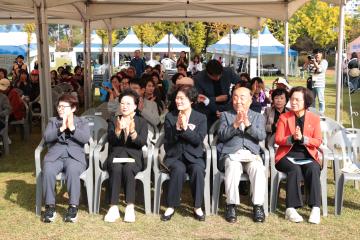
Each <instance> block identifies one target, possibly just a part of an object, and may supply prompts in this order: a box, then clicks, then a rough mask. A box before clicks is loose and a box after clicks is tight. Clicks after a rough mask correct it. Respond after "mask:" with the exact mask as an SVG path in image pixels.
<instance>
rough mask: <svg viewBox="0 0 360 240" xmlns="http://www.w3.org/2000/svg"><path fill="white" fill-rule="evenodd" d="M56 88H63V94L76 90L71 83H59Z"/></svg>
mask: <svg viewBox="0 0 360 240" xmlns="http://www.w3.org/2000/svg"><path fill="white" fill-rule="evenodd" d="M56 86H58V87H59V88H61V89H62V90H63V92H72V91H74V88H73V86H72V85H71V84H70V83H66V82H63V83H59V84H58V85H56Z"/></svg>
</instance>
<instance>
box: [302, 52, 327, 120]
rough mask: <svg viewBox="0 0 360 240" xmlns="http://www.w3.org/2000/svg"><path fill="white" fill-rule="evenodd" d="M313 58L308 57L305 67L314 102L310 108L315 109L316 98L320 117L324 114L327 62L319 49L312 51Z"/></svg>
mask: <svg viewBox="0 0 360 240" xmlns="http://www.w3.org/2000/svg"><path fill="white" fill-rule="evenodd" d="M313 55H314V56H313V57H311V56H309V62H308V63H307V67H308V69H309V72H310V75H311V82H312V92H313V94H314V102H313V105H312V107H314V108H315V102H316V98H317V99H318V102H319V112H320V114H321V115H324V113H325V84H326V70H327V68H328V62H327V61H326V59H323V58H322V52H321V50H320V49H314V50H313Z"/></svg>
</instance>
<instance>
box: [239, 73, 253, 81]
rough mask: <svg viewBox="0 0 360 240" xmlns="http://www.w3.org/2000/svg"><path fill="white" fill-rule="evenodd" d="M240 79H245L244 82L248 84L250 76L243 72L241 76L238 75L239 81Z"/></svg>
mask: <svg viewBox="0 0 360 240" xmlns="http://www.w3.org/2000/svg"><path fill="white" fill-rule="evenodd" d="M242 77H244V78H246V80H247V81H248V82H250V81H251V78H250V75H249V74H248V73H245V72H243V73H241V74H240V79H241V78H242Z"/></svg>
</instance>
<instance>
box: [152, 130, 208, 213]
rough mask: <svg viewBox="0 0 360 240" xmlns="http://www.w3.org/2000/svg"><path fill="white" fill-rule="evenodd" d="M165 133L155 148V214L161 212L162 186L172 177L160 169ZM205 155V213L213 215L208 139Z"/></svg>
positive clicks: (205, 144) (161, 134)
mask: <svg viewBox="0 0 360 240" xmlns="http://www.w3.org/2000/svg"><path fill="white" fill-rule="evenodd" d="M164 139H165V133H164V132H163V131H162V132H161V133H160V136H159V138H158V140H157V142H156V144H155V148H154V154H153V157H154V167H153V171H154V176H155V196H154V214H159V212H160V199H161V186H162V184H163V183H164V182H165V181H167V180H169V179H170V175H169V174H168V173H165V172H161V170H160V168H159V161H163V160H164V157H165V150H164ZM204 154H206V159H205V161H206V167H205V185H204V205H205V213H206V214H207V215H211V203H210V201H211V200H210V165H211V151H210V148H209V146H208V138H207V137H205V139H204ZM186 180H189V176H188V175H187V176H186Z"/></svg>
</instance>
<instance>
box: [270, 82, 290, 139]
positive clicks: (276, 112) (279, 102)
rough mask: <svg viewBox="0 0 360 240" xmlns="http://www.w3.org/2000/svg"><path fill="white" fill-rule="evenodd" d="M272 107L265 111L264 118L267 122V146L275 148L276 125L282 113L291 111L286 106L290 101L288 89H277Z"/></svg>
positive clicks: (273, 94)
mask: <svg viewBox="0 0 360 240" xmlns="http://www.w3.org/2000/svg"><path fill="white" fill-rule="evenodd" d="M271 100H272V103H273V104H272V106H271V107H268V108H266V109H265V112H264V117H265V121H266V123H265V124H266V125H265V130H266V145H267V146H273V145H274V138H275V132H276V124H277V121H278V120H279V117H280V115H281V114H282V113H286V112H288V111H289V110H288V109H287V108H286V104H287V102H288V101H289V94H288V92H287V91H286V89H282V88H276V89H275V90H274V91H273V92H272V94H271Z"/></svg>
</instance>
